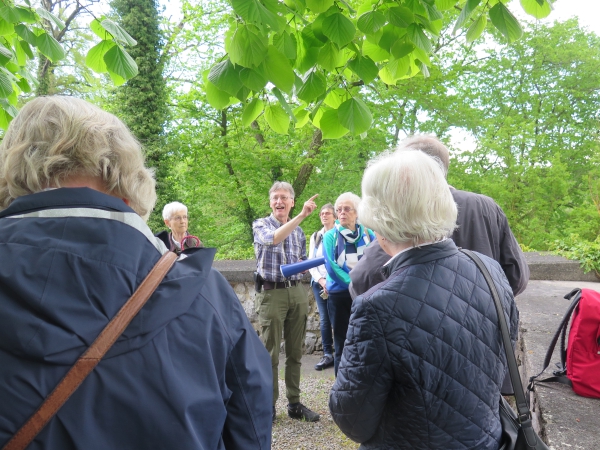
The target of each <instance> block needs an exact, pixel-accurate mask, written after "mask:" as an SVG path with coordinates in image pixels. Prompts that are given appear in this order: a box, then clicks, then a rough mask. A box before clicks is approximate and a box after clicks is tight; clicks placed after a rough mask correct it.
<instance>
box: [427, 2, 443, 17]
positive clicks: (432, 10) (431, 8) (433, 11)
mask: <svg viewBox="0 0 600 450" xmlns="http://www.w3.org/2000/svg"><path fill="white" fill-rule="evenodd" d="M425 9H426V10H427V15H428V16H429V20H431V21H435V20H441V19H443V18H444V16H443V15H442V13H441V12H439V11H438V9H437V8H436V7H435V3H434V4H433V5H430V4H429V3H425Z"/></svg>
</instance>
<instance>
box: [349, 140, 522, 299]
mask: <svg viewBox="0 0 600 450" xmlns="http://www.w3.org/2000/svg"><path fill="white" fill-rule="evenodd" d="M402 150H420V151H422V152H424V153H426V154H428V155H429V156H432V157H434V158H437V159H438V160H439V161H440V162H441V163H442V165H443V167H444V170H445V172H446V173H447V172H448V166H449V163H450V154H449V152H448V149H447V148H446V146H445V145H444V144H442V143H441V142H440V141H439V140H438V139H437V138H435V137H433V136H427V135H417V136H412V137H410V138H407V139H405V140H403V141H402V142H401V143H400V145H399V147H398V151H402ZM450 192H451V193H452V197H453V198H454V201H455V202H456V204H457V206H458V219H457V220H456V229H455V230H454V231H453V233H452V240H453V241H454V242H455V243H456V245H457V246H459V247H462V248H466V249H469V250H473V251H476V252H479V253H482V254H484V255H486V256H489V257H490V258H493V259H494V260H496V261H497V262H498V263H499V264H500V266H501V267H502V270H503V271H504V274H505V275H506V278H508V281H509V283H510V286H511V288H512V291H513V294H514V295H515V296H517V295H518V294H520V293H521V292H523V291H524V290H525V288H526V287H527V282H528V281H529V267H528V266H527V262H526V261H525V256H524V255H523V252H522V251H521V247H519V244H518V243H517V240H516V239H515V236H514V235H513V233H512V231H511V229H510V226H509V224H508V220H507V218H506V215H505V214H504V211H502V208H500V206H498V204H497V203H496V202H495V201H494V200H492V199H491V198H490V197H486V196H485V195H481V194H474V193H472V192H466V191H461V190H458V189H454V188H453V187H450ZM387 259H389V257H386V255H385V252H384V251H383V250H382V249H381V248H380V247H379V246H375V247H373V249H371V252H370V253H369V254H367V253H365V255H364V256H363V258H362V259H361V260H360V261H359V263H358V264H357V265H356V267H355V268H354V269H353V270H352V272H351V273H350V278H351V279H352V284H351V285H350V292H351V294H352V296H353V298H354V297H356V296H358V295H360V294H362V293H363V292H366V291H367V290H369V289H370V288H371V287H372V286H374V285H375V284H376V283H380V282H381V281H382V280H383V275H382V273H381V268H382V265H383V264H382V263H381V261H383V260H387Z"/></svg>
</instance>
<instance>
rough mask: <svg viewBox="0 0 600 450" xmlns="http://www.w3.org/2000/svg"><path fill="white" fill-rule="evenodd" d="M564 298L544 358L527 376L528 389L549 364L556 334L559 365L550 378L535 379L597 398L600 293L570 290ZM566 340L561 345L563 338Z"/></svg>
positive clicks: (599, 365) (599, 373)
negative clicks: (564, 305)
mask: <svg viewBox="0 0 600 450" xmlns="http://www.w3.org/2000/svg"><path fill="white" fill-rule="evenodd" d="M565 299H567V300H571V299H572V302H571V305H570V306H569V308H568V310H567V312H566V313H565V316H564V317H563V319H562V321H561V323H560V325H559V326H558V330H557V331H556V333H555V334H554V337H553V338H552V342H551V343H550V347H549V348H548V351H547V352H546V357H545V359H544V368H543V369H542V371H541V372H540V373H539V374H537V375H536V376H533V377H531V378H530V379H529V387H528V389H529V390H533V388H534V384H535V382H536V378H537V377H539V376H540V375H541V374H542V373H543V372H544V370H546V368H547V367H548V365H549V364H550V359H551V358H552V353H553V352H554V347H555V346H556V342H557V340H558V338H559V336H560V359H561V362H560V364H557V366H558V370H556V371H554V372H553V374H554V376H553V377H550V378H546V379H544V380H537V381H538V382H548V381H558V382H560V383H565V384H568V385H570V386H571V387H572V388H573V391H575V393H576V394H578V395H581V396H582V397H592V398H600V293H598V292H596V291H592V290H591V289H573V290H572V291H571V292H569V293H568V294H567V295H565ZM571 315H572V316H573V319H572V320H571V327H570V329H569V339H568V342H567V346H566V347H565V337H566V334H567V328H568V325H569V319H570V318H571Z"/></svg>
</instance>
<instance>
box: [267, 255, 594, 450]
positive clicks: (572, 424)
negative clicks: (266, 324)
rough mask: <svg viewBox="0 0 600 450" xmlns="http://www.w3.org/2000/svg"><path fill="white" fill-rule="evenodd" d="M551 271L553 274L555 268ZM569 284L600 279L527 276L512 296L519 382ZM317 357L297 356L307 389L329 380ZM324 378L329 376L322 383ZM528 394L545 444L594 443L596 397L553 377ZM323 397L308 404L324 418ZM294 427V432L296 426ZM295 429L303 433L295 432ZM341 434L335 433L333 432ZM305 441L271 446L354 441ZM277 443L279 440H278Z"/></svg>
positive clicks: (540, 351)
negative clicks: (516, 322) (583, 394)
mask: <svg viewBox="0 0 600 450" xmlns="http://www.w3.org/2000/svg"><path fill="white" fill-rule="evenodd" d="M555 270H556V271H557V272H559V271H560V267H556V268H555ZM555 275H556V276H558V273H556V274H555ZM574 288H588V289H594V290H597V291H600V283H597V282H587V281H545V280H532V281H530V282H529V285H528V287H527V289H526V291H525V292H524V293H523V294H521V295H520V296H518V297H517V299H516V301H517V305H518V307H519V312H520V347H519V349H518V351H517V353H518V358H519V360H520V361H521V367H520V368H521V371H522V376H523V383H524V385H525V386H526V385H527V380H528V379H529V377H530V376H531V375H533V374H537V373H538V372H539V371H540V370H541V369H542V364H543V360H544V356H545V355H546V350H547V348H548V345H549V344H550V340H551V339H552V336H553V335H554V332H555V331H556V329H557V327H558V324H559V322H560V320H561V319H562V317H563V315H564V313H565V311H566V309H567V307H568V306H569V302H568V301H567V300H565V299H564V298H563V297H564V295H565V294H567V293H569V292H570V291H571V290H572V289H574ZM557 347H558V346H557ZM282 356H283V355H282ZM319 358H320V355H305V356H304V357H303V358H302V377H303V380H304V381H303V384H306V389H307V390H310V388H309V386H312V385H314V384H315V383H317V384H319V385H322V386H321V389H323V387H324V386H329V385H330V384H331V383H332V380H333V369H332V368H330V369H326V370H324V371H321V372H318V371H315V370H314V369H313V367H314V365H315V364H316V363H317V362H318V360H319ZM559 361H560V356H559V353H558V348H557V349H556V351H555V353H554V357H553V358H552V362H551V365H550V367H549V368H548V369H547V371H546V373H547V375H548V376H551V375H552V370H553V368H554V364H555V363H556V362H559ZM280 362H281V364H280V368H282V367H283V364H284V361H283V358H282V359H281V361H280ZM328 380H331V381H330V382H329V383H327V381H328ZM280 387H281V392H282V393H283V392H285V391H284V389H285V387H284V385H283V383H281V384H280ZM303 389H304V387H303ZM534 396H535V398H534V408H535V411H534V424H535V425H536V426H537V427H539V428H540V433H541V436H542V437H543V438H544V439H545V441H546V442H547V443H548V444H549V446H550V448H551V449H553V450H597V449H600V399H590V398H584V397H580V396H578V395H576V394H575V393H574V392H573V390H572V389H571V388H570V387H569V386H566V385H562V384H559V383H548V384H538V387H537V388H536V392H535V394H534ZM326 398H327V396H326V395H323V396H320V398H319V400H318V403H319V404H311V405H310V406H311V407H312V408H314V409H315V410H318V411H319V412H320V413H321V414H323V415H324V416H323V418H324V419H325V420H330V417H329V416H328V414H327V404H326V403H325V404H324V405H323V404H320V403H322V401H323V400H325V399H326ZM304 400H305V399H304V397H303V401H304ZM315 400H316V399H315ZM308 401H310V400H308ZM325 401H326V400H325ZM281 410H282V412H283V411H284V406H283V405H282V407H281ZM280 417H282V418H283V419H282V420H284V419H285V414H280ZM285 420H287V419H285ZM306 427H307V429H306V432H307V434H310V424H306ZM303 428H304V427H303ZM296 431H297V432H298V430H296ZM313 431H314V430H313ZM299 434H303V433H302V432H300V433H299ZM341 437H342V436H338V438H341ZM334 440H335V438H334ZM308 442H310V439H308ZM308 442H306V444H307V445H306V446H305V445H300V446H298V445H297V446H289V447H288V446H287V445H282V446H278V445H277V443H276V442H274V448H280V449H286V448H290V449H291V448H294V449H296V448H356V447H357V445H356V444H353V443H351V442H348V441H341V440H340V441H339V443H338V444H334V443H333V442H330V443H329V444H330V445H331V446H329V445H324V446H323V447H321V446H320V445H317V446H314V447H313V446H312V445H311V444H309V443H308ZM279 444H281V441H280V442H279Z"/></svg>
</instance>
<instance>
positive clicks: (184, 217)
mask: <svg viewBox="0 0 600 450" xmlns="http://www.w3.org/2000/svg"><path fill="white" fill-rule="evenodd" d="M171 220H176V221H177V222H179V221H181V220H188V216H175V217H171Z"/></svg>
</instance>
